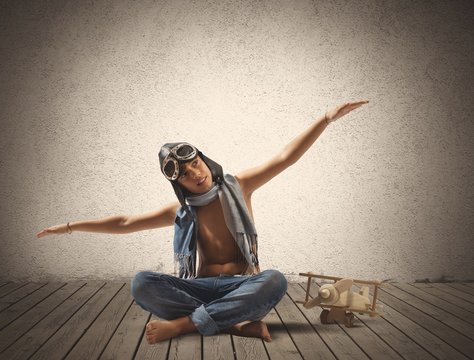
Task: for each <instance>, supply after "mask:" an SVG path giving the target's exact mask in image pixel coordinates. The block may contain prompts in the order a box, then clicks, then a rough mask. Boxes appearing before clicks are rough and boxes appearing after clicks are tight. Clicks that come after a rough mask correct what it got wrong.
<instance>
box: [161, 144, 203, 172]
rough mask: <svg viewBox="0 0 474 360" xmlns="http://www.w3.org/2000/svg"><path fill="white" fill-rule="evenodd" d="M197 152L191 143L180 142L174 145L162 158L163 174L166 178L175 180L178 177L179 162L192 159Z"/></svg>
mask: <svg viewBox="0 0 474 360" xmlns="http://www.w3.org/2000/svg"><path fill="white" fill-rule="evenodd" d="M197 154H198V151H197V149H196V148H195V147H194V146H192V145H191V144H188V143H181V144H179V145H176V146H175V147H173V148H172V149H171V150H170V153H169V154H168V155H167V156H166V157H165V159H164V160H163V166H162V171H163V174H164V175H165V177H166V178H167V179H168V180H170V181H175V180H176V179H177V178H178V177H179V165H180V163H182V162H186V161H189V160H192V159H194V158H195V157H196V156H197Z"/></svg>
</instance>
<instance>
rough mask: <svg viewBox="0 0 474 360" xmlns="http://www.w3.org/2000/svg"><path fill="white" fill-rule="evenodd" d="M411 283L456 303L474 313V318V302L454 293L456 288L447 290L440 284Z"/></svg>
mask: <svg viewBox="0 0 474 360" xmlns="http://www.w3.org/2000/svg"><path fill="white" fill-rule="evenodd" d="M409 285H411V286H413V287H415V288H417V289H420V290H422V291H424V292H426V293H428V294H431V295H433V296H436V297H438V298H440V299H443V300H444V301H446V302H447V303H448V304H450V305H455V306H457V307H459V308H461V309H462V310H464V311H469V312H470V313H473V318H474V304H473V303H472V302H470V301H467V300H464V299H462V298H460V297H458V296H456V295H455V294H454V292H455V290H449V291H446V290H445V289H443V288H440V287H439V286H435V285H433V284H420V283H415V284H409ZM440 285H442V284H440Z"/></svg>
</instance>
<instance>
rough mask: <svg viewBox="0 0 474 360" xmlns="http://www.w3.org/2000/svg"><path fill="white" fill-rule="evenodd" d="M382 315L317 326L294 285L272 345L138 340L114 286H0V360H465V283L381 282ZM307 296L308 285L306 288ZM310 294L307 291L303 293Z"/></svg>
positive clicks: (132, 314) (136, 314) (470, 353)
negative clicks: (348, 325) (346, 324)
mask: <svg viewBox="0 0 474 360" xmlns="http://www.w3.org/2000/svg"><path fill="white" fill-rule="evenodd" d="M382 289H383V290H382V291H381V292H380V302H381V303H382V304H383V312H384V314H383V316H381V317H376V318H370V317H367V316H358V317H357V319H356V322H355V326H354V327H352V328H346V327H344V326H343V325H342V326H340V325H337V324H335V325H322V324H321V323H320V321H319V313H320V311H321V309H319V308H313V309H310V310H307V309H304V308H302V306H301V305H299V304H295V301H296V300H302V299H303V298H304V290H303V287H302V285H300V284H297V283H291V284H289V287H288V293H287V296H285V297H284V298H283V300H282V301H281V302H280V303H279V304H278V305H277V306H276V307H275V309H274V310H273V311H272V312H271V313H269V314H268V316H267V317H266V319H265V321H266V322H267V324H268V327H269V330H270V333H271V335H272V337H273V341H272V342H270V343H265V342H262V341H261V340H259V339H253V338H242V337H237V336H230V335H224V334H222V335H217V336H211V337H201V336H200V335H198V334H190V335H186V336H182V337H179V338H174V339H172V340H171V341H165V342H162V343H159V344H158V345H148V344H147V343H146V341H144V338H143V333H144V326H145V324H146V323H147V322H148V321H149V320H150V318H153V317H151V315H150V314H149V313H147V312H145V311H144V310H142V309H141V308H140V307H139V306H138V305H136V304H135V303H134V302H133V299H132V297H131V295H130V286H129V284H128V283H124V282H121V283H119V282H109V281H93V282H91V281H87V282H71V283H31V282H30V283H12V282H10V283H0V359H8V360H11V359H30V358H31V359H48V360H51V359H64V358H66V359H81V360H84V359H285V360H290V359H301V358H303V359H417V360H420V359H449V360H452V359H468V358H471V359H472V358H473V357H474V341H473V340H474V284H473V283H439V284H431V283H430V284H424V283H415V284H406V283H393V284H387V285H386V286H384V287H383V288H382ZM314 290H316V291H317V287H316V286H315V287H314ZM313 295H314V294H313Z"/></svg>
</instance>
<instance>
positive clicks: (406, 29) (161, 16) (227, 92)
mask: <svg viewBox="0 0 474 360" xmlns="http://www.w3.org/2000/svg"><path fill="white" fill-rule="evenodd" d="M472 8H473V7H472V1H470V0H467V1H399V0H393V1H375V0H372V1H356V0H352V1H350V0H346V1H342V0H340V1H336V2H334V1H314V2H311V1H309V0H306V1H294V2H291V1H217V0H216V1H156V2H153V1H135V2H130V1H125V0H122V1H105V0H99V1H90V2H84V1H72V0H71V1H59V0H53V1H29V2H28V1H1V2H0V24H1V32H0V37H1V40H0V49H1V55H0V56H1V58H0V84H1V85H0V86H1V95H0V116H1V124H2V131H1V145H0V146H1V154H2V156H1V172H2V177H1V187H0V189H1V190H0V191H1V222H2V223H1V227H0V239H1V242H2V244H1V248H0V251H1V253H0V255H1V258H0V259H1V261H0V277H1V278H2V279H13V280H22V279H29V280H38V279H73V278H96V277H107V278H125V277H130V276H132V275H133V274H134V273H135V272H136V271H138V270H141V269H151V270H159V271H165V272H173V271H174V268H173V261H172V246H171V244H172V242H171V239H172V229H171V228H167V229H156V230H152V231H144V232H139V233H133V234H129V235H108V234H94V233H73V234H72V235H63V236H50V237H45V238H41V239H37V238H36V237H35V234H36V233H37V232H38V231H39V230H41V229H42V228H44V227H47V226H51V225H55V224H59V223H64V222H67V221H74V220H83V219H99V218H101V217H105V216H109V215H114V214H138V213H142V212H147V211H150V210H154V209H158V208H159V207H160V206H162V205H164V204H166V203H168V202H170V201H173V200H174V199H175V198H174V193H173V191H172V188H171V186H170V185H169V183H167V181H166V180H165V179H164V178H163V176H162V175H161V174H160V171H159V167H158V162H157V152H158V149H159V147H160V144H162V143H164V142H169V141H179V140H187V141H189V142H192V143H194V144H196V145H197V146H198V147H200V148H201V150H202V151H203V152H204V153H205V154H207V155H208V156H209V157H211V158H213V159H214V160H216V161H218V162H220V163H221V164H223V166H224V169H225V170H226V171H227V172H230V173H236V172H238V171H240V170H243V169H246V168H248V167H250V166H254V165H258V164H260V163H262V162H263V161H266V160H268V159H269V158H270V157H271V156H273V155H274V154H275V153H276V152H277V151H279V150H280V149H281V148H282V147H283V146H284V145H285V144H286V143H287V142H289V141H290V140H291V139H292V138H293V137H294V136H296V135H297V134H299V133H300V132H301V131H303V130H304V129H306V128H307V127H308V126H309V125H310V124H311V123H312V121H313V120H314V119H315V118H316V117H317V116H319V115H321V114H323V113H324V112H325V111H326V110H327V109H329V108H332V107H334V106H336V105H338V104H340V103H341V102H345V101H349V100H358V99H369V100H370V103H369V104H368V105H366V106H365V107H363V108H361V109H358V110H357V111H355V112H353V113H351V114H350V115H348V116H347V117H345V118H343V119H341V120H339V121H337V122H336V123H334V124H331V126H330V127H329V128H328V129H327V130H326V131H325V132H324V133H323V134H322V136H321V137H320V139H319V140H318V141H317V142H316V144H315V145H314V146H313V147H312V148H311V149H310V150H309V151H308V152H307V153H306V154H305V156H304V157H303V158H302V159H301V160H300V162H298V163H297V164H296V165H294V166H292V167H291V168H289V169H288V170H287V171H286V172H284V173H283V174H282V175H280V176H279V177H277V178H275V179H274V180H272V181H271V182H270V183H269V184H268V185H266V186H265V187H263V188H261V189H260V190H258V191H257V192H256V193H255V196H254V212H255V218H256V225H257V229H258V231H259V238H260V257H261V262H262V267H263V268H278V269H280V270H281V271H283V272H284V273H286V274H289V275H291V274H297V273H298V272H300V271H315V272H320V273H324V274H328V275H341V276H354V277H363V278H379V279H387V278H391V279H396V280H401V281H411V280H415V279H423V278H430V279H439V278H441V277H443V276H444V277H445V278H448V279H473V278H474V271H473V265H472V264H473V262H472V260H473V258H474V250H473V234H474V221H473V219H474V216H473V215H474V214H473V193H474V186H473V162H472V159H473V155H474V151H473V147H472V145H471V143H472V135H473V134H474V131H473V130H474V125H473V113H474V111H473V110H474V109H473V107H474V106H473V84H474V81H473V44H474V36H473V33H474V31H473V26H472V23H471V21H472V18H473V15H474V13H473V10H472Z"/></svg>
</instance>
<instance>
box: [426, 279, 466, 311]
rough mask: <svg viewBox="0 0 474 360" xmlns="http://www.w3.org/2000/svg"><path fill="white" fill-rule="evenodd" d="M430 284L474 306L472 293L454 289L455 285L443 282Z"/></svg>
mask: <svg viewBox="0 0 474 360" xmlns="http://www.w3.org/2000/svg"><path fill="white" fill-rule="evenodd" d="M430 285H431V286H433V287H435V288H437V289H440V290H442V291H444V292H447V293H449V294H451V295H453V296H455V297H457V298H460V299H463V300H465V301H467V302H468V303H470V304H471V307H472V308H474V294H468V293H466V292H464V291H462V290H459V289H456V288H455V287H453V286H450V285H448V284H444V283H437V284H436V283H433V284H430Z"/></svg>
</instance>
